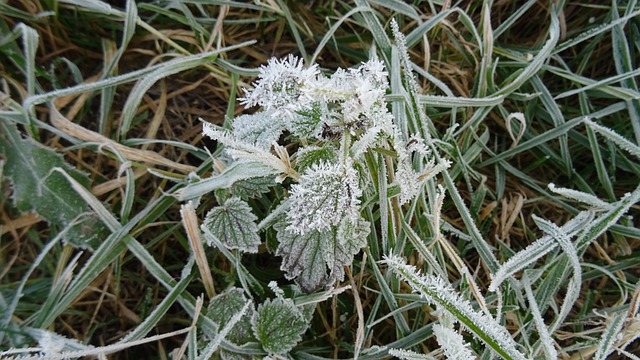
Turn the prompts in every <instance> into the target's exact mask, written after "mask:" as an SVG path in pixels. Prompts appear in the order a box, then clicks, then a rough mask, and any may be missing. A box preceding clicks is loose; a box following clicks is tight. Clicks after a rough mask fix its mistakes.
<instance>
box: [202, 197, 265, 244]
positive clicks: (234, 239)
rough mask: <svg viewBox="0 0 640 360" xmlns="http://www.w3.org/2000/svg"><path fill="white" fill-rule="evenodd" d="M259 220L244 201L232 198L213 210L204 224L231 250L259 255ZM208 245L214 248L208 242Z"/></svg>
mask: <svg viewBox="0 0 640 360" xmlns="http://www.w3.org/2000/svg"><path fill="white" fill-rule="evenodd" d="M256 220H258V218H257V217H256V216H255V215H254V214H253V213H252V212H251V208H250V207H249V204H247V203H246V202H245V201H244V200H242V199H240V198H237V197H232V198H230V199H227V201H225V202H224V205H222V206H216V207H214V208H213V209H211V210H210V211H209V212H208V213H207V215H206V217H205V219H204V223H203V224H202V226H203V227H206V228H207V229H209V231H211V233H212V234H213V235H215V236H216V237H217V238H218V239H220V241H222V243H223V244H224V245H225V246H226V247H227V248H229V249H239V250H240V251H243V252H249V253H257V252H258V246H260V242H261V241H260V236H258V226H257V225H256ZM207 243H208V245H210V246H213V245H212V244H211V243H210V242H209V241H208V240H207Z"/></svg>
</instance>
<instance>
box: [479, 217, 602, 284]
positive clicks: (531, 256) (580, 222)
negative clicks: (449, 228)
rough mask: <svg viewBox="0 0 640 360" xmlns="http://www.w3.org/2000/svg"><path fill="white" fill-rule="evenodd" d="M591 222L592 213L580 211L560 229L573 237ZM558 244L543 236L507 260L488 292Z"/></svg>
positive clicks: (493, 277)
mask: <svg viewBox="0 0 640 360" xmlns="http://www.w3.org/2000/svg"><path fill="white" fill-rule="evenodd" d="M591 220H593V212H591V211H582V212H580V213H578V215H576V217H574V218H573V219H571V220H570V221H568V222H567V223H566V224H565V225H563V226H562V227H561V229H562V231H563V232H564V233H566V234H567V235H568V236H569V237H571V236H574V235H575V234H577V233H578V232H580V231H582V230H583V227H584V226H586V225H587V224H589V223H590V222H591ZM557 245H558V244H557V243H556V242H554V241H553V237H551V236H550V235H545V236H543V237H541V238H540V239H538V240H536V241H535V242H533V243H531V244H529V245H528V246H527V247H526V248H525V249H524V250H522V251H520V252H518V253H516V254H515V255H514V256H512V257H511V258H509V260H507V262H505V263H504V264H503V265H502V266H501V267H500V268H499V269H498V271H497V272H496V273H495V274H493V275H492V279H491V284H490V285H489V291H495V290H496V289H497V288H498V287H499V286H500V285H501V284H502V282H504V281H505V280H506V279H507V278H508V277H509V276H512V275H513V274H515V273H517V272H518V271H520V270H522V269H524V268H526V267H527V266H529V265H531V264H533V263H534V262H536V261H537V260H538V259H540V258H541V257H543V256H544V255H546V254H548V253H549V252H550V251H551V250H553V249H555V247H556V246H557Z"/></svg>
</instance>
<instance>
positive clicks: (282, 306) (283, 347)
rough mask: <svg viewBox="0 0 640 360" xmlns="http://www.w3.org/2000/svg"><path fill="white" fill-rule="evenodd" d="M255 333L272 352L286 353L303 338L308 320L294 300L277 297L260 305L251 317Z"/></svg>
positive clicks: (267, 349)
mask: <svg viewBox="0 0 640 360" xmlns="http://www.w3.org/2000/svg"><path fill="white" fill-rule="evenodd" d="M251 322H252V324H253V333H254V335H255V336H256V338H258V340H259V341H260V343H261V344H262V348H263V349H264V350H266V351H268V352H269V353H270V354H284V353H287V352H288V351H289V350H291V349H293V347H294V346H295V345H296V344H297V343H298V341H300V340H301V339H302V334H304V332H305V331H307V322H306V320H305V318H304V316H303V314H302V312H301V311H300V309H298V308H297V307H296V306H295V304H294V303H293V301H292V300H290V299H282V298H276V299H273V300H267V301H265V302H264V303H262V304H261V305H260V306H258V311H257V312H256V313H255V314H254V315H253V318H252V319H251Z"/></svg>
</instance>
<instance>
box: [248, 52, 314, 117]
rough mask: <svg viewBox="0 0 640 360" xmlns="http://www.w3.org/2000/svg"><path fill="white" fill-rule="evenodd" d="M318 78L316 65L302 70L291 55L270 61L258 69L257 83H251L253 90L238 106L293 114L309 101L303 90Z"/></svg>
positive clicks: (301, 64)
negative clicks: (256, 107)
mask: <svg viewBox="0 0 640 360" xmlns="http://www.w3.org/2000/svg"><path fill="white" fill-rule="evenodd" d="M318 74H319V71H318V67H317V65H313V66H311V67H309V68H305V67H304V64H303V61H302V59H299V58H297V57H295V56H293V55H289V56H288V57H287V58H285V59H282V60H278V59H275V58H271V59H270V60H269V63H268V64H267V65H266V66H264V65H263V66H261V67H260V76H259V79H258V81H256V82H255V83H253V86H254V89H253V90H251V91H247V90H245V97H244V98H241V99H240V103H241V104H244V105H245V106H246V107H247V108H249V107H252V106H255V105H259V106H262V107H263V108H265V109H266V110H271V109H274V110H275V111H276V113H275V114H274V115H278V113H281V112H282V113H286V114H292V113H295V112H296V111H298V110H301V109H302V108H303V106H304V105H305V104H306V103H308V102H310V101H311V98H310V97H309V96H307V95H306V94H305V91H304V89H303V88H304V86H305V85H306V83H308V82H310V81H312V80H314V79H315V78H316V77H317V76H318Z"/></svg>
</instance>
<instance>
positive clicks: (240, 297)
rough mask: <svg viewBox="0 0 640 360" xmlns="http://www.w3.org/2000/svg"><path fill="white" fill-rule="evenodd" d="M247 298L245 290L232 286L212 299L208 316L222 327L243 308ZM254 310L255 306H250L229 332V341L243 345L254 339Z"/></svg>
mask: <svg viewBox="0 0 640 360" xmlns="http://www.w3.org/2000/svg"><path fill="white" fill-rule="evenodd" d="M247 300H248V299H247V297H246V296H245V295H244V290H242V289H240V288H231V289H229V290H227V291H225V292H224V293H222V294H219V295H217V296H215V297H214V298H213V299H211V302H210V303H209V307H208V309H207V316H209V318H211V320H213V321H214V322H215V323H216V324H218V326H219V328H220V329H222V328H223V327H225V326H226V325H227V323H228V322H229V320H231V318H232V317H233V316H234V315H235V314H237V313H238V312H239V311H240V310H242V308H243V307H244V304H246V303H247ZM254 312H255V310H254V309H253V307H250V308H249V309H248V310H247V312H246V313H245V314H244V315H243V316H242V318H241V319H240V321H238V322H237V323H236V324H235V325H234V326H233V328H231V331H229V333H228V334H227V337H226V339H227V340H228V341H231V342H232V343H234V344H237V345H242V344H244V343H246V342H248V341H251V340H253V334H252V332H251V318H252V317H253V313H254Z"/></svg>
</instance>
